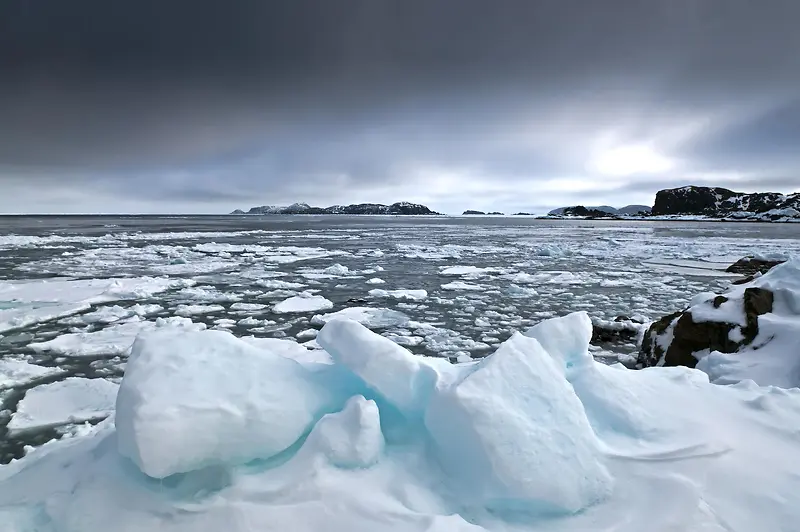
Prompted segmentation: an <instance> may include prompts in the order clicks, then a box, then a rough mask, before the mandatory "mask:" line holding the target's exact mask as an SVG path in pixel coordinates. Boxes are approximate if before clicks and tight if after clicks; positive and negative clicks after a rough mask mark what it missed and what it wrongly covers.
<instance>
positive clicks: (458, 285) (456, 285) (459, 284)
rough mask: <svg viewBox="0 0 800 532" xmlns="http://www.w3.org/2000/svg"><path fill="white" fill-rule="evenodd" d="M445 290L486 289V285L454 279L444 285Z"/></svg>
mask: <svg viewBox="0 0 800 532" xmlns="http://www.w3.org/2000/svg"><path fill="white" fill-rule="evenodd" d="M442 289H443V290H484V289H485V287H484V286H481V285H479V284H472V283H465V282H464V281H453V282H452V283H447V284H443V285H442Z"/></svg>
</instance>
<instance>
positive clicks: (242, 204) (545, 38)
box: [0, 0, 800, 213]
mask: <svg viewBox="0 0 800 532" xmlns="http://www.w3.org/2000/svg"><path fill="white" fill-rule="evenodd" d="M798 21H800V2H797V1H796V0H603V1H588V0H503V1H491V0H394V1H387V0H317V1H312V0H283V1H272V0H228V1H225V2H220V1H211V0H191V1H189V0H171V1H168V2H166V1H163V0H137V1H133V0H129V1H126V2H122V1H119V0H70V1H69V2H65V1H64V0H38V1H36V2H31V1H27V0H8V1H6V2H4V3H3V7H2V14H0V213H89V212H102V213H225V212H229V211H231V210H233V209H235V208H243V209H246V208H249V207H251V206H254V205H283V204H289V203H293V202H297V201H303V202H307V203H310V204H312V205H318V206H328V205H333V204H342V203H344V204H348V203H360V202H376V203H392V202H395V201H414V202H419V203H424V204H426V205H428V206H429V207H431V208H433V209H434V210H437V211H440V212H446V213H458V212H461V211H462V210H465V209H480V210H500V211H505V212H516V211H528V212H543V211H546V210H549V209H550V208H553V207H559V206H566V205H575V204H583V205H601V204H608V205H614V206H622V205H626V204H648V205H651V204H652V202H653V198H654V196H655V193H656V191H657V190H659V189H663V188H670V187H677V186H683V185H687V184H695V185H709V186H722V187H726V188H731V189H733V190H737V191H744V192H753V191H777V192H785V193H788V192H793V191H800V148H799V146H800V31H798V30H797V24H798Z"/></svg>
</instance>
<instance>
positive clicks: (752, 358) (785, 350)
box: [638, 257, 800, 387]
mask: <svg viewBox="0 0 800 532" xmlns="http://www.w3.org/2000/svg"><path fill="white" fill-rule="evenodd" d="M798 353H800V257H795V258H792V259H790V260H789V261H787V262H785V263H783V264H780V265H778V266H775V267H774V268H772V269H771V270H769V271H768V272H767V273H766V274H764V275H762V276H760V277H757V278H755V279H754V280H752V281H750V282H748V283H745V284H740V285H734V286H732V287H731V289H730V290H728V291H727V292H725V293H724V294H722V295H714V294H700V295H698V296H696V297H695V298H693V299H692V303H691V305H690V306H689V308H687V309H686V310H684V311H679V312H676V313H674V314H671V315H669V316H665V317H664V318H662V319H660V320H658V321H656V322H654V323H653V324H652V325H651V326H650V328H649V329H648V331H647V332H646V334H645V337H644V341H643V344H642V350H641V353H640V355H639V360H638V363H639V365H640V366H643V367H649V366H662V365H664V366H675V365H682V366H688V367H695V366H697V367H698V368H699V369H702V370H703V371H706V372H707V373H708V374H709V375H710V376H711V378H712V380H713V381H715V382H718V383H730V382H738V381H740V380H743V379H752V380H754V381H756V382H757V383H758V384H761V385H776V386H781V387H794V386H800V355H798Z"/></svg>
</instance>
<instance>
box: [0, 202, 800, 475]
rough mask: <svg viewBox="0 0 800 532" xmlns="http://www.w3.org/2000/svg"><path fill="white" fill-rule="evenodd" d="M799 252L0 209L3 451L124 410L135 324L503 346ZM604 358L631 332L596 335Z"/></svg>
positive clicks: (699, 241)
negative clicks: (365, 334) (346, 329)
mask: <svg viewBox="0 0 800 532" xmlns="http://www.w3.org/2000/svg"><path fill="white" fill-rule="evenodd" d="M797 253H800V227H798V226H797V225H793V224H768V223H744V222H742V223H729V222H698V221H694V222H689V221H638V220H637V221H620V220H541V219H535V218H532V217H522V216H518V217H446V216H437V217H410V216H406V217H404V216H396V217H392V216H342V215H338V216H179V215H175V216H5V217H0V401H1V402H2V403H1V404H0V463H5V462H8V461H9V460H12V459H13V458H18V457H20V456H22V455H23V454H24V453H25V452H26V449H28V448H30V446H37V445H42V444H44V443H45V442H47V441H49V440H52V439H54V438H61V437H69V436H70V435H74V434H77V433H79V432H80V430H81V427H82V426H85V425H86V424H87V423H88V424H92V423H97V422H98V421H100V420H102V419H104V418H105V417H106V416H108V415H109V414H110V413H111V412H113V397H114V393H115V386H116V385H117V384H118V383H119V381H120V379H121V377H122V375H123V374H124V371H125V361H126V358H127V355H128V354H129V352H130V349H131V346H132V344H133V342H134V340H135V338H136V336H137V334H139V333H140V332H142V331H147V330H151V329H152V328H155V327H183V328H185V329H186V330H196V329H201V328H208V329H219V330H225V331H229V332H230V333H231V334H234V335H236V336H240V337H245V336H255V337H262V338H277V339H284V340H286V341H292V342H297V343H300V344H302V345H303V346H304V347H305V348H307V349H308V350H309V351H314V350H316V349H320V346H319V345H318V344H317V343H316V340H315V336H316V332H317V331H318V330H319V329H320V328H321V327H322V326H323V325H324V323H325V322H326V321H327V320H329V319H332V317H334V315H335V316H341V315H343V314H344V315H346V316H347V317H351V318H354V319H357V320H358V321H361V322H362V323H363V324H364V325H366V326H367V327H369V328H371V329H373V330H374V331H375V332H377V333H379V334H381V335H383V336H386V337H387V338H389V339H391V340H393V341H395V342H396V343H398V344H400V345H402V346H404V347H406V348H407V349H409V350H411V351H412V352H414V353H417V354H419V355H427V356H437V357H445V358H448V359H449V360H451V361H452V362H463V361H467V360H470V359H475V358H481V357H484V356H486V355H488V354H490V353H492V352H493V351H494V350H495V349H496V348H497V346H498V345H499V344H500V343H502V342H503V341H504V340H506V339H507V338H508V337H509V336H510V335H511V334H513V332H514V331H520V330H524V329H526V328H528V327H530V326H531V325H534V324H536V323H537V322H539V321H541V320H543V319H547V318H551V317H555V316H562V315H565V314H568V313H571V312H576V311H585V312H587V313H588V314H589V316H590V317H591V318H592V320H593V321H595V322H596V323H598V324H603V323H608V322H613V321H614V320H615V319H618V318H620V317H624V318H626V319H628V318H633V319H634V320H635V321H637V322H642V323H647V321H649V320H653V319H658V318H659V317H661V316H663V315H665V314H667V313H671V312H674V311H676V310H680V309H682V308H684V307H685V306H686V305H687V304H688V302H689V301H690V300H691V299H692V298H693V297H695V296H696V295H697V294H700V293H704V292H719V291H721V290H724V289H725V288H726V287H728V286H729V285H730V283H731V281H733V280H735V279H737V278H739V276H737V275H735V274H731V273H727V272H726V271H725V268H726V267H727V266H729V265H730V264H731V263H733V262H735V261H736V260H737V259H739V258H741V257H744V256H748V255H754V256H760V257H764V258H771V259H782V258H786V257H788V256H789V255H791V254H797ZM594 349H596V351H595V352H594V354H595V356H596V358H598V359H602V360H603V361H606V362H608V363H613V362H615V361H616V360H617V359H620V360H622V357H627V359H628V360H630V357H631V356H632V355H635V353H636V350H637V345H636V341H635V339H630V340H628V341H626V342H622V343H620V344H618V345H614V346H611V347H609V346H595V347H594Z"/></svg>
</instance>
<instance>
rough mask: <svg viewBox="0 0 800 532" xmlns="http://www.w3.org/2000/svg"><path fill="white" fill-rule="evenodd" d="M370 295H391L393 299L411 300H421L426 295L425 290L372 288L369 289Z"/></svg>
mask: <svg viewBox="0 0 800 532" xmlns="http://www.w3.org/2000/svg"><path fill="white" fill-rule="evenodd" d="M369 295H371V296H372V297H392V298H394V299H411V300H412V301H421V300H423V299H425V298H427V297H428V292H427V291H426V290H381V289H379V288H373V289H372V290H370V291H369Z"/></svg>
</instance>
